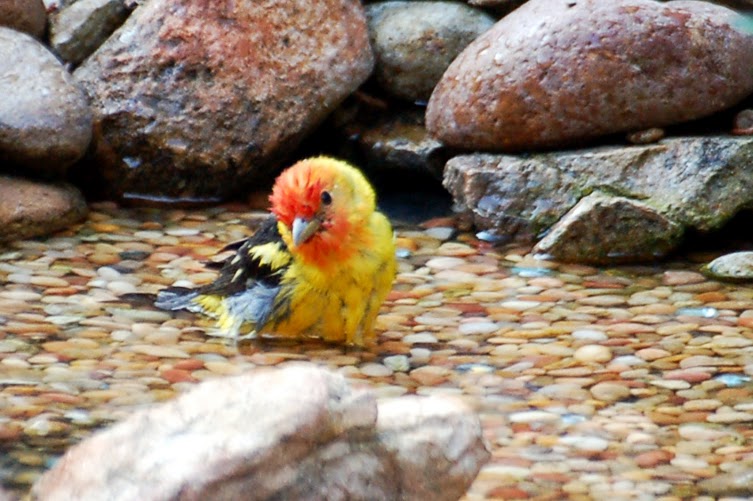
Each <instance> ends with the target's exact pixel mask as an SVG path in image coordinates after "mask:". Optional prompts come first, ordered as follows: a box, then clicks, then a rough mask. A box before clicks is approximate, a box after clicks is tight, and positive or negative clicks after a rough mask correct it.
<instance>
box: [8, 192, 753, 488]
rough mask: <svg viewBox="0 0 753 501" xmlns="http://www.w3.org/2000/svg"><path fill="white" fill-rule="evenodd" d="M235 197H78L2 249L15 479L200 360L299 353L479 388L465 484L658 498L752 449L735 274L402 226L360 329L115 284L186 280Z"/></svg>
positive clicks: (222, 367) (248, 364) (751, 387)
mask: <svg viewBox="0 0 753 501" xmlns="http://www.w3.org/2000/svg"><path fill="white" fill-rule="evenodd" d="M260 217H262V215H261V214H260V213H257V212H253V211H250V210H248V209H247V208H245V207H242V206H225V207H221V208H215V209H205V210H195V211H193V210H172V211H157V210H134V209H130V210H128V209H121V208H118V207H116V206H114V205H112V204H107V203H104V204H98V205H94V206H93V209H92V213H91V215H90V217H89V219H88V220H87V221H86V222H85V223H84V224H82V225H80V226H78V227H76V228H74V229H72V230H70V231H69V232H66V233H64V234H60V235H57V236H55V237H53V238H49V239H44V240H38V241H23V242H17V243H15V244H13V245H11V246H10V247H8V248H7V249H4V250H0V282H1V283H3V284H4V285H3V287H2V289H1V290H0V332H1V334H0V450H1V451H2V455H0V457H2V459H1V460H0V481H1V482H2V484H3V485H4V486H5V487H7V488H10V489H13V490H16V491H18V492H24V491H25V490H26V489H28V487H29V485H30V484H31V483H32V482H33V480H34V479H35V478H36V477H37V476H38V475H39V474H40V472H42V471H44V470H45V469H46V468H48V467H50V466H51V465H52V464H54V461H55V458H56V457H58V455H59V454H61V453H62V452H63V451H64V450H65V449H66V448H67V447H69V446H70V445H72V444H74V443H76V442H78V441H79V440H81V439H83V438H85V437H87V436H89V435H90V434H91V433H92V432H93V431H94V430H96V429H97V428H99V427H102V426H105V425H107V424H108V423H111V422H113V421H114V420H117V419H120V418H122V417H124V416H126V415H128V414H129V413H131V412H133V411H134V410H136V409H139V408H142V407H145V406H149V405H153V404H154V403H156V402H160V401H164V400H168V399H170V398H173V397H174V396H175V395H176V394H177V393H180V392H183V391H186V390H187V389H189V388H191V387H192V386H193V385H195V384H196V383H197V382H198V381H201V380H204V379H209V378H214V377H221V376H223V375H228V374H236V373H239V372H242V371H245V370H248V369H250V368H252V367H256V366H260V365H275V364H280V363H284V362H285V361H287V360H310V361H312V362H315V363H317V364H321V365H324V366H328V367H332V368H334V369H335V370H338V371H340V372H342V373H343V374H345V375H346V376H348V377H350V378H352V379H354V380H360V381H365V382H367V383H368V384H370V385H372V386H373V387H374V388H375V389H376V390H377V392H378V393H379V395H381V396H395V395H401V394H405V393H418V394H426V395H428V394H449V395H457V396H460V397H461V398H464V399H466V400H467V401H468V402H470V403H471V405H473V406H474V407H475V408H476V409H478V411H479V413H480V416H481V419H482V423H483V426H484V431H485V435H486V437H487V439H488V441H489V444H490V446H491V448H492V452H493V459H492V461H491V462H490V463H489V464H488V465H487V466H486V467H485V468H484V470H483V471H482V473H481V475H480V476H479V478H478V479H477V481H476V482H475V483H474V485H473V487H472V488H471V491H470V492H469V493H468V495H467V499H481V498H485V497H497V498H511V497H536V496H543V498H545V499H561V498H567V497H570V498H581V499H588V498H596V499H605V498H606V497H607V496H615V497H616V498H617V499H654V498H657V497H660V496H669V497H668V498H667V499H672V498H673V497H674V498H681V497H689V496H697V495H700V494H703V489H704V488H703V487H702V486H701V484H700V481H701V480H703V479H706V478H712V477H715V476H718V475H720V474H722V473H724V472H726V471H729V470H731V469H734V468H740V467H747V468H750V467H751V465H752V464H753V442H752V441H751V434H753V429H751V423H753V384H751V383H750V374H753V330H751V327H753V289H751V288H750V287H747V286H745V285H728V284H722V283H718V282H715V281H708V280H706V279H704V278H703V277H702V276H700V275H698V274H697V273H696V272H695V269H696V268H697V265H696V264H693V263H692V262H689V261H674V262H668V263H664V264H662V265H661V266H634V267H623V268H609V269H597V268H592V267H588V266H577V265H564V264H556V263H553V262H547V261H537V260H535V259H533V258H531V257H529V256H528V255H527V251H528V249H526V248H514V247H508V248H497V247H494V246H493V245H492V244H491V243H489V242H485V241H482V240H478V239H477V238H476V237H475V236H474V235H472V234H465V233H458V232H456V231H455V230H454V229H452V227H451V226H450V225H451V224H452V220H451V219H449V218H448V219H435V220H434V221H433V223H432V224H431V225H429V226H430V227H425V226H424V227H421V226H418V225H413V224H412V225H402V226H401V228H400V229H399V232H398V244H399V247H400V251H399V256H400V265H399V266H400V273H399V276H398V279H397V281H396V284H395V288H394V291H393V292H392V294H391V295H390V297H389V298H388V301H387V302H386V304H385V305H384V308H383V310H382V315H381V316H380V320H379V322H380V330H381V331H382V334H381V335H380V338H379V340H378V342H377V344H376V345H375V346H373V347H370V348H368V349H364V350H359V349H353V348H345V347H341V346H337V345H328V344H324V343H322V342H320V341H317V340H311V339H309V340H302V341H298V342H290V341H288V342H285V341H276V340H260V341H255V342H249V343H243V344H241V346H240V347H239V348H238V349H236V348H235V347H234V346H233V345H232V344H231V343H228V342H227V341H226V340H224V339H220V338H215V337H208V336H207V332H208V331H209V330H210V329H211V327H212V325H211V323H210V322H208V321H206V320H205V319H202V318H198V317H196V316H194V315H192V314H188V313H179V314H175V315H172V314H169V313H166V312H162V311H158V310H155V309H154V308H152V307H151V306H150V305H148V304H144V305H132V304H127V303H124V302H121V301H119V300H118V296H119V295H120V294H124V293H130V292H156V291H157V290H159V289H161V288H162V287H165V286H167V285H173V284H176V283H177V284H178V285H187V286H193V285H201V284H203V283H207V282H209V281H211V280H212V279H213V278H214V276H215V273H214V272H213V271H211V270H207V269H206V268H205V267H204V266H203V264H202V263H203V262H205V261H207V260H209V259H212V258H213V257H214V255H215V253H216V252H217V249H220V248H222V247H223V246H224V245H225V244H226V243H228V242H231V241H234V240H237V239H240V238H243V237H245V236H247V235H248V234H249V233H250V230H249V227H254V226H255V225H256V224H257V223H258V221H259V219H260Z"/></svg>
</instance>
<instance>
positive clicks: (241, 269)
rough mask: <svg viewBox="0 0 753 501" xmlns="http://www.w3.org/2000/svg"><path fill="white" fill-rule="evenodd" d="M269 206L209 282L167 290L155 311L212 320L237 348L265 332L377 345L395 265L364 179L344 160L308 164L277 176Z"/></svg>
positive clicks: (387, 229)
mask: <svg viewBox="0 0 753 501" xmlns="http://www.w3.org/2000/svg"><path fill="white" fill-rule="evenodd" d="M269 201H270V207H271V208H270V212H271V215H270V216H269V218H268V219H266V220H265V222H264V223H262V225H261V227H260V228H259V229H258V230H257V232H256V233H255V234H253V235H252V236H251V237H249V238H247V239H246V240H244V241H241V242H238V243H236V244H235V245H234V246H233V247H234V248H235V250H236V252H235V254H234V255H231V256H230V257H228V258H226V259H225V260H224V261H222V262H221V269H220V272H219V275H218V277H217V279H216V280H215V281H214V282H212V283H209V284H207V285H204V286H201V287H198V288H194V289H191V288H182V287H170V288H167V289H163V290H162V291H159V292H158V293H157V296H156V300H155V303H154V304H155V306H156V307H157V308H160V309H164V310H188V311H192V312H196V313H200V314H204V315H207V316H209V317H213V318H214V319H216V324H217V329H218V331H219V332H218V334H219V335H224V336H227V337H231V338H233V339H234V340H235V341H236V342H237V341H238V340H239V339H245V338H249V337H251V338H252V337H256V336H259V335H262V334H264V335H271V336H273V337H283V338H301V337H319V338H322V339H323V340H325V341H328V342H337V343H345V344H348V345H356V346H365V345H366V344H367V343H369V342H371V341H373V340H374V338H375V332H374V324H375V321H376V318H377V314H378V312H379V308H380V307H381V305H382V303H383V302H384V300H385V298H386V296H387V294H388V293H389V291H390V290H391V288H392V284H393V281H394V279H395V275H396V270H397V264H396V258H395V243H394V233H393V230H392V226H391V224H390V221H389V219H388V218H387V217H386V216H385V215H384V214H382V213H381V212H379V211H378V210H377V209H376V196H375V193H374V189H373V187H372V186H371V184H370V183H369V181H368V180H367V179H366V177H365V176H364V175H363V173H362V172H361V171H360V170H358V169H357V168H356V167H354V166H352V165H351V164H349V163H347V162H345V161H343V160H339V159H336V158H332V157H327V156H318V157H312V158H307V159H303V160H300V161H298V162H297V163H295V164H294V165H292V166H291V167H289V168H288V169H286V170H284V171H283V172H282V173H281V174H280V175H279V176H278V177H277V179H276V180H275V183H274V186H273V188H272V192H271V195H270V196H269ZM231 245H232V244H231ZM244 326H250V332H249V333H248V334H246V335H243V336H241V335H240V332H241V328H242V327H244Z"/></svg>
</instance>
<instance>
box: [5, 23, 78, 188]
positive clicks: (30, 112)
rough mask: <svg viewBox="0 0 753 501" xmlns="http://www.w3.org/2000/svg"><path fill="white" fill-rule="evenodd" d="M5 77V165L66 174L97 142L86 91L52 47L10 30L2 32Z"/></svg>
mask: <svg viewBox="0 0 753 501" xmlns="http://www.w3.org/2000/svg"><path fill="white" fill-rule="evenodd" d="M0 75H2V78H0V161H1V162H4V163H5V164H6V165H12V166H14V167H16V168H18V172H23V171H24V170H27V171H34V172H37V173H42V174H44V175H61V174H63V173H64V172H65V171H66V169H67V168H68V167H69V166H70V165H71V164H73V163H74V162H75V161H76V160H78V159H79V158H81V156H83V154H84V153H85V152H86V148H87V146H88V145H89V141H90V140H91V135H92V113H91V110H90V108H89V105H88V103H87V101H86V97H85V96H84V93H83V92H82V91H81V89H80V88H79V87H78V86H77V84H76V83H75V82H74V81H73V78H72V77H71V75H70V74H69V73H68V72H67V71H66V70H65V68H63V66H62V65H61V64H60V61H58V60H57V58H56V57H55V56H54V55H53V54H52V53H51V52H50V51H49V50H47V48H45V47H44V46H43V45H42V44H41V43H39V42H38V41H37V40H35V39H34V38H32V37H31V36H29V35H26V34H24V33H20V32H18V31H14V30H11V29H9V28H0Z"/></svg>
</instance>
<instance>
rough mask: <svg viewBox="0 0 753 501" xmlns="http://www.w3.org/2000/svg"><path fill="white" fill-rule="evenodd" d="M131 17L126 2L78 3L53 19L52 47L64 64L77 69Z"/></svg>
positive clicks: (82, 0)
mask: <svg viewBox="0 0 753 501" xmlns="http://www.w3.org/2000/svg"><path fill="white" fill-rule="evenodd" d="M128 13H129V11H128V9H127V8H126V7H125V5H124V4H123V0H79V1H78V2H76V3H74V4H72V5H69V6H67V7H66V8H64V9H63V10H61V11H60V12H59V13H58V14H57V15H56V16H54V17H53V19H52V22H51V23H50V46H51V47H52V49H53V50H54V51H55V52H56V53H57V54H58V55H59V56H60V57H61V59H63V61H65V62H67V63H71V64H73V65H78V64H79V63H80V62H81V61H83V60H84V59H86V58H87V57H88V56H89V54H91V53H92V52H94V51H95V50H96V49H97V47H99V46H100V45H102V42H104V41H105V40H106V39H107V37H109V36H110V34H111V33H112V32H113V31H115V29H116V28H117V27H118V26H120V25H121V24H123V21H125V19H126V18H127V17H128Z"/></svg>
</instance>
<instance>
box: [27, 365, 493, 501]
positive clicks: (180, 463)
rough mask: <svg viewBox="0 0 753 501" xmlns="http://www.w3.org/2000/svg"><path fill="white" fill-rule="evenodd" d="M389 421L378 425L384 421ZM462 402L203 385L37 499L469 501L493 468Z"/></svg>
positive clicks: (59, 473) (309, 374) (41, 485)
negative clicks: (464, 499) (484, 470)
mask: <svg viewBox="0 0 753 501" xmlns="http://www.w3.org/2000/svg"><path fill="white" fill-rule="evenodd" d="M377 416H378V418H377ZM488 457H489V453H488V451H487V450H486V448H485V446H484V444H483V441H482V438H481V425H480V422H479V420H478V417H476V416H475V414H474V413H473V412H472V411H471V410H470V409H469V408H468V407H467V406H465V405H464V404H462V403H461V402H459V401H457V400H454V399H447V398H440V397H431V398H421V397H408V398H399V399H393V400H383V401H380V402H379V403H378V404H377V401H376V399H375V397H374V395H373V394H372V393H370V392H368V391H366V390H356V389H352V388H351V387H350V386H349V385H348V384H347V383H346V381H345V379H344V378H343V377H342V376H341V375H337V374H334V373H332V372H329V371H326V370H324V369H321V368H317V367H314V366H312V365H302V364H301V365H297V364H296V365H293V366H287V367H285V368H282V369H263V370H257V371H253V372H251V373H248V374H245V375H242V376H238V377H232V378H224V379H220V380H213V381H208V382H204V383H202V384H200V385H199V386H197V387H196V388H195V389H194V390H192V391H190V392H189V393H187V394H185V395H183V396H181V397H179V398H178V399H177V400H175V401H173V402H169V403H167V404H164V405H161V406H158V407H155V408H153V409H149V410H146V411H143V412H140V413H136V414H134V415H131V416H130V417H129V418H127V419H126V420H124V421H123V422H121V423H119V424H117V425H115V426H113V427H112V428H110V429H108V430H104V431H102V432H100V433H98V434H96V435H94V436H93V437H91V438H89V439H87V440H85V441H83V442H82V443H81V444H79V445H77V446H75V447H73V448H72V449H70V450H69V451H68V452H67V453H66V454H65V455H64V456H63V457H62V458H61V459H60V461H59V462H58V463H57V464H56V465H55V466H54V467H53V468H52V469H51V470H50V471H48V472H47V473H46V474H45V475H44V476H43V477H42V478H41V479H40V480H39V481H38V482H37V484H36V485H35V486H34V487H33V489H32V497H33V498H34V499H56V500H57V499H71V500H72V499H76V500H89V499H91V500H95V499H150V500H153V501H157V500H175V499H183V500H194V499H195V500H198V499H213V500H236V499H246V500H265V499H289V500H298V499H301V500H302V499H432V500H438V501H442V500H448V501H449V500H451V499H452V500H454V499H458V498H459V497H460V496H461V495H462V494H463V493H464V492H465V491H466V490H467V489H468V487H469V486H470V484H471V482H472V480H473V479H474V478H475V476H476V474H477V473H478V471H479V469H480V468H481V466H482V465H483V463H484V462H485V461H486V460H487V459H488Z"/></svg>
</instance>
